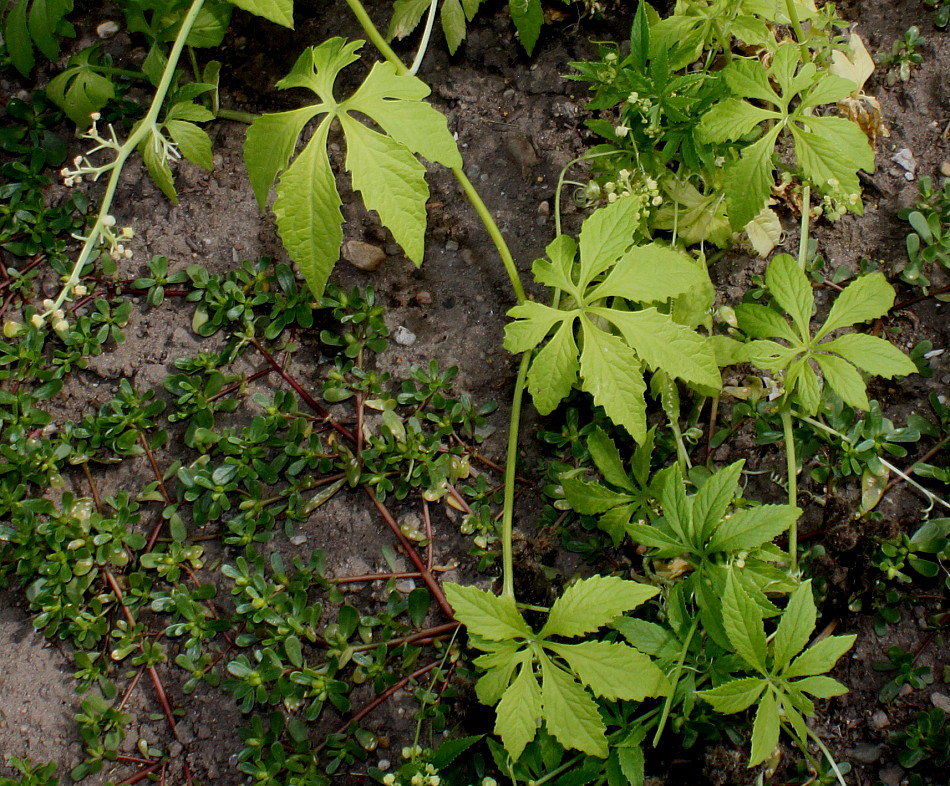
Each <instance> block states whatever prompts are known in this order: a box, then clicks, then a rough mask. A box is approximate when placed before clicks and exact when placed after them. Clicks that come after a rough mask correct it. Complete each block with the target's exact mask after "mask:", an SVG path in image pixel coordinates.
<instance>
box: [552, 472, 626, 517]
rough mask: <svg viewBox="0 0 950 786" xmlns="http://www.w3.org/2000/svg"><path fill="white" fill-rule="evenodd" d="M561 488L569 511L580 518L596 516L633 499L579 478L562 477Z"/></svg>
mask: <svg viewBox="0 0 950 786" xmlns="http://www.w3.org/2000/svg"><path fill="white" fill-rule="evenodd" d="M561 486H562V487H563V488H564V496H565V498H566V499H567V502H568V504H569V505H570V506H571V510H574V511H576V512H577V513H580V514H581V515H582V516H596V515H598V514H600V513H604V512H606V511H608V510H610V509H611V508H613V507H616V506H617V505H623V504H624V503H627V502H631V501H633V499H634V497H631V496H630V495H629V494H618V493H617V492H616V491H611V490H610V489H609V488H607V487H606V486H602V485H601V484H600V483H591V482H589V481H586V480H582V479H581V478H572V477H562V478H561Z"/></svg>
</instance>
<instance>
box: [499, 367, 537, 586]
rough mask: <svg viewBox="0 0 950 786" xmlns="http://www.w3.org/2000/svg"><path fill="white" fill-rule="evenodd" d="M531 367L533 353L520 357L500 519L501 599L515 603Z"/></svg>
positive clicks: (512, 405)
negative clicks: (521, 452)
mask: <svg viewBox="0 0 950 786" xmlns="http://www.w3.org/2000/svg"><path fill="white" fill-rule="evenodd" d="M530 364H531V352H530V351H528V352H525V353H524V354H523V355H522V356H521V363H520V364H519V365H518V376H517V378H516V379H515V393H514V396H512V399H511V421H510V422H509V424H508V450H507V459H506V462H505V494H504V502H503V506H502V515H501V564H502V595H504V596H505V597H508V598H511V599H512V600H514V599H515V564H514V554H513V550H512V543H511V540H512V529H513V526H514V516H515V479H516V478H517V474H518V431H519V427H520V425H521V402H522V399H523V398H524V388H525V379H526V378H527V376H528V366H529V365H530Z"/></svg>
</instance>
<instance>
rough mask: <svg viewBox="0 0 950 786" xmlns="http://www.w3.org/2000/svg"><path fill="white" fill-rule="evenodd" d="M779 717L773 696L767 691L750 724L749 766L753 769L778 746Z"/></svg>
mask: <svg viewBox="0 0 950 786" xmlns="http://www.w3.org/2000/svg"><path fill="white" fill-rule="evenodd" d="M778 734H779V715H778V704H777V702H776V700H775V694H774V693H773V692H772V691H771V690H769V691H767V692H766V694H765V695H764V696H763V697H762V700H761V701H760V702H759V708H758V710H756V713H755V722H754V723H753V724H752V751H751V754H750V756H749V766H750V767H755V766H756V765H757V764H761V763H762V762H763V761H765V760H766V759H767V758H769V757H770V756H771V755H772V753H773V752H774V751H775V746H776V745H778Z"/></svg>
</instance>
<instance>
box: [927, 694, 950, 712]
mask: <svg viewBox="0 0 950 786" xmlns="http://www.w3.org/2000/svg"><path fill="white" fill-rule="evenodd" d="M930 701H931V702H932V703H933V705H934V707H939V708H940V709H942V710H943V711H944V712H945V713H947V715H950V696H947V695H946V694H943V693H937V692H936V691H935V692H933V693H931V694H930Z"/></svg>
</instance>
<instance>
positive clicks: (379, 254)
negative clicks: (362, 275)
mask: <svg viewBox="0 0 950 786" xmlns="http://www.w3.org/2000/svg"><path fill="white" fill-rule="evenodd" d="M343 258H344V259H345V260H346V261H347V262H349V263H350V264H351V265H353V267H356V268H359V269H360V270H376V268H378V267H379V266H380V265H381V264H382V263H383V260H384V259H386V252H385V251H383V249H381V248H380V247H379V246H374V245H373V244H372V243H366V242H364V241H362V240H347V241H346V242H345V243H344V244H343Z"/></svg>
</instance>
